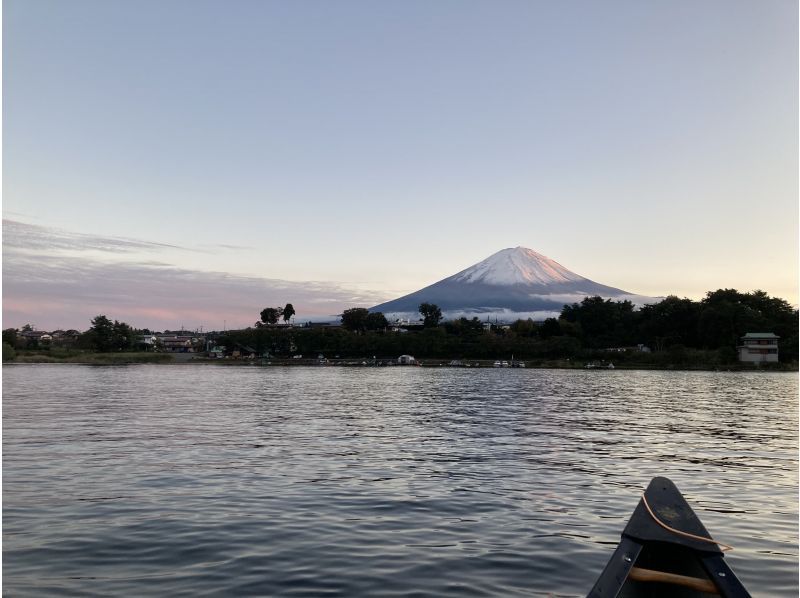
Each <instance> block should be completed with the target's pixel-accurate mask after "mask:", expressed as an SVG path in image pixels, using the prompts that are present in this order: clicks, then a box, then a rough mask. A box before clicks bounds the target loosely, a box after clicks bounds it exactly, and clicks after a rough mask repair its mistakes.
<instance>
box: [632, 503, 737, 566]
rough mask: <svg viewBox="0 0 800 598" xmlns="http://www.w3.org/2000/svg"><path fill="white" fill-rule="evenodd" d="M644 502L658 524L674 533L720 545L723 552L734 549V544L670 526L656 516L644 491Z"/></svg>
mask: <svg viewBox="0 0 800 598" xmlns="http://www.w3.org/2000/svg"><path fill="white" fill-rule="evenodd" d="M642 502H643V503H644V506H645V508H646V509H647V512H648V513H650V517H652V518H653V520H654V521H655V522H656V523H657V524H658V525H660V526H661V527H663V528H664V529H665V530H667V531H670V532H672V533H673V534H678V535H679V536H685V537H687V538H691V539H692V540H699V541H700V542H708V543H710V544H716V545H718V546H719V547H720V550H722V552H726V551H728V550H733V546H730V545H729V544H723V543H722V542H718V541H717V540H714V539H713V538H705V537H703V536H695V535H694V534H690V533H687V532H682V531H681V530H679V529H675V528H674V527H670V526H668V525H667V524H666V523H664V522H663V521H661V520H660V519H659V518H658V517H656V514H655V513H653V509H651V508H650V505H649V504H648V503H647V497H646V496H645V493H644V492H642Z"/></svg>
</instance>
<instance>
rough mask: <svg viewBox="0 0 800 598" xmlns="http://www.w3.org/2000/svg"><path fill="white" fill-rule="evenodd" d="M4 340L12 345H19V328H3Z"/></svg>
mask: <svg viewBox="0 0 800 598" xmlns="http://www.w3.org/2000/svg"><path fill="white" fill-rule="evenodd" d="M3 342H4V343H8V344H9V345H10V346H11V347H13V348H16V347H17V329H16V328H6V329H5V330H3Z"/></svg>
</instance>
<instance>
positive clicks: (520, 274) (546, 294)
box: [370, 247, 658, 320]
mask: <svg viewBox="0 0 800 598" xmlns="http://www.w3.org/2000/svg"><path fill="white" fill-rule="evenodd" d="M595 295H599V296H601V297H603V298H605V299H613V300H615V301H622V300H628V301H630V302H632V303H633V304H634V305H639V306H640V305H644V304H647V303H653V302H655V301H658V299H657V298H655V297H646V296H644V295H636V294H633V293H629V292H628V291H623V290H622V289H617V288H614V287H610V286H607V285H604V284H600V283H598V282H594V281H593V280H589V279H588V278H585V277H583V276H580V275H579V274H575V273H574V272H572V271H570V270H567V269H566V268H565V267H564V266H562V265H561V264H559V263H558V262H556V261H554V260H551V259H550V258H549V257H547V256H544V255H542V254H541V253H537V252H535V251H533V250H532V249H527V248H525V247H516V248H513V249H503V250H502V251H498V252H497V253H495V254H493V255H491V256H489V257H488V258H486V259H485V260H483V261H482V262H479V263H477V264H475V265H474V266H470V267H469V268H467V269H466V270H462V271H461V272H458V273H457V274H454V275H453V276H450V277H449V278H445V279H444V280H440V281H439V282H437V283H434V284H432V285H430V286H427V287H425V288H423V289H420V290H419V291H416V292H414V293H411V294H409V295H405V296H403V297H400V298H399V299H395V300H393V301H387V302H386V303H381V304H380V305H376V306H374V307H372V308H370V311H380V312H383V313H384V314H385V315H386V316H387V317H389V318H410V319H417V318H418V317H419V312H418V311H417V310H418V308H419V305H420V303H425V302H427V303H434V304H436V305H438V306H439V307H440V308H441V310H442V313H443V315H444V317H445V319H452V318H458V317H462V316H464V317H475V316H477V317H481V318H483V317H487V316H488V317H492V318H502V319H504V320H509V319H517V318H529V317H530V318H534V319H541V318H547V317H551V316H557V315H558V314H559V313H560V312H561V308H562V307H563V306H564V305H565V304H568V303H575V302H580V301H582V300H583V299H584V298H585V297H589V296H595Z"/></svg>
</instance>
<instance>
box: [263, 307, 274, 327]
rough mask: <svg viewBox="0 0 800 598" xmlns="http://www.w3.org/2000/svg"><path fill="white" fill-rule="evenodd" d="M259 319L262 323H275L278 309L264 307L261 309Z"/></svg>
mask: <svg viewBox="0 0 800 598" xmlns="http://www.w3.org/2000/svg"><path fill="white" fill-rule="evenodd" d="M261 321H262V322H264V324H277V323H278V310H277V309H275V308H274V307H265V308H264V309H262V310H261Z"/></svg>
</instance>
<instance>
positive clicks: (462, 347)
mask: <svg viewBox="0 0 800 598" xmlns="http://www.w3.org/2000/svg"><path fill="white" fill-rule="evenodd" d="M258 315H259V319H258V320H257V321H255V322H254V324H253V325H252V326H249V327H247V328H244V329H239V330H223V331H206V332H202V331H199V330H195V331H187V330H163V331H154V330H150V329H147V328H144V329H136V328H134V327H132V326H130V325H129V324H127V323H125V322H119V321H117V320H112V319H110V318H109V317H107V316H106V315H98V316H97V317H95V318H94V319H92V321H91V326H90V327H89V328H88V329H87V330H85V331H78V330H52V331H44V330H37V329H35V328H34V327H33V326H31V325H25V326H22V327H21V328H19V329H15V328H8V329H6V330H3V361H5V362H19V363H26V362H58V361H64V362H72V363H133V362H153V363H156V362H164V363H173V362H187V361H191V362H197V363H204V362H218V363H222V362H225V363H258V364H262V365H277V364H304V365H306V364H315V365H320V364H322V365H326V364H330V365H337V364H348V365H394V364H402V365H419V364H422V365H449V366H454V367H476V366H489V367H525V366H527V367H586V368H589V369H596V368H605V369H612V368H619V367H622V368H625V367H634V368H685V369H693V368H697V369H730V368H741V367H766V368H777V369H797V356H798V312H797V310H796V309H794V308H793V307H792V306H791V305H789V303H788V302H786V301H785V300H783V299H779V298H774V297H770V296H769V295H767V294H766V293H764V292H762V291H755V292H751V293H741V292H738V291H736V290H734V289H720V290H717V291H713V292H709V293H707V294H706V297H705V298H704V299H702V300H701V301H693V300H691V299H685V298H683V299H682V298H678V297H675V296H670V297H667V298H665V299H663V300H662V301H659V302H656V303H653V304H649V305H645V306H643V307H641V308H638V309H637V308H635V307H634V306H633V304H632V303H631V302H629V301H614V300H611V299H603V298H601V297H599V296H595V297H586V298H584V299H583V300H582V301H581V302H580V303H573V304H570V305H565V306H564V307H563V309H562V311H561V313H560V315H559V317H557V318H555V317H553V318H546V319H544V320H542V321H534V320H532V319H517V320H515V321H509V322H502V321H497V320H495V321H482V320H481V319H479V318H478V317H473V318H466V317H461V318H458V319H451V320H446V319H444V318H443V316H442V310H441V309H440V308H439V307H438V306H437V305H435V304H433V303H424V302H423V303H421V304H420V305H419V318H418V319H403V320H399V319H393V320H390V319H387V318H386V316H385V315H384V314H383V313H381V312H377V311H370V310H368V309H366V308H360V307H355V308H351V309H347V310H345V311H344V312H343V313H342V314H341V316H340V319H339V321H337V322H327V323H313V322H305V323H302V324H298V323H296V319H297V314H296V312H295V309H294V307H293V306H292V304H291V303H287V304H286V305H285V306H283V307H266V308H264V309H263V310H262V311H261V312H260V314H258Z"/></svg>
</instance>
